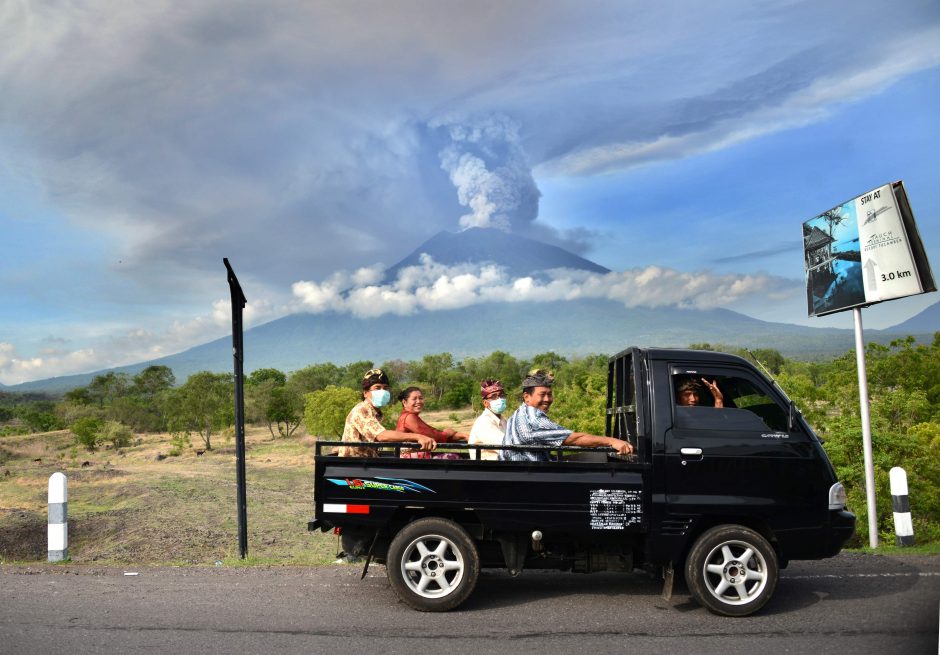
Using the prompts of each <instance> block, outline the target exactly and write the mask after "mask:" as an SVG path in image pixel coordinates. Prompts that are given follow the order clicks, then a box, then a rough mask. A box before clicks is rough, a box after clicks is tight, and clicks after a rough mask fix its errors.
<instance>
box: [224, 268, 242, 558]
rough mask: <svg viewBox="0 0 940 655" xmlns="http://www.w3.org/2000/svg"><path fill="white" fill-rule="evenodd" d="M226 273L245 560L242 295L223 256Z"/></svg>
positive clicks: (240, 542) (237, 480) (239, 496)
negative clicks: (229, 296) (230, 313)
mask: <svg viewBox="0 0 940 655" xmlns="http://www.w3.org/2000/svg"><path fill="white" fill-rule="evenodd" d="M222 261H223V262H224V263H225V269H226V270H227V271H228V288H229V291H230V292H231V294H232V355H233V356H234V359H235V478H236V483H237V486H238V556H239V557H240V558H241V559H245V558H246V557H248V500H247V494H246V493H245V375H244V370H243V369H244V362H245V347H244V343H243V341H242V309H244V308H245V303H247V302H248V301H247V300H245V294H244V293H243V292H242V287H241V285H240V284H239V283H238V278H237V277H235V271H233V270H232V265H231V264H229V263H228V258H227V257H223V258H222Z"/></svg>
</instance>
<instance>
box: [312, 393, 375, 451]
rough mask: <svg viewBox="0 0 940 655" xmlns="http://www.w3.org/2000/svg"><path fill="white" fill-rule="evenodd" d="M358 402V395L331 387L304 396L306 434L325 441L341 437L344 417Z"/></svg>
mask: <svg viewBox="0 0 940 655" xmlns="http://www.w3.org/2000/svg"><path fill="white" fill-rule="evenodd" d="M360 400H362V395H361V394H360V393H358V392H356V391H353V390H352V389H346V388H340V387H335V386H333V385H330V386H328V387H327V388H326V389H322V390H320V391H314V392H312V393H308V394H304V425H305V426H306V428H307V432H308V433H310V434H312V435H317V436H320V437H325V438H327V439H329V438H333V439H337V438H339V437H341V436H343V426H344V425H345V423H346V415H347V414H349V410H350V409H352V407H353V405H355V404H356V403H358V402H359V401H360Z"/></svg>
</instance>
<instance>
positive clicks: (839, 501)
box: [829, 482, 845, 509]
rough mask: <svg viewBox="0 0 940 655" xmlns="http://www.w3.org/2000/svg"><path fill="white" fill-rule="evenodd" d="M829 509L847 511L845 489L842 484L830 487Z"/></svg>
mask: <svg viewBox="0 0 940 655" xmlns="http://www.w3.org/2000/svg"><path fill="white" fill-rule="evenodd" d="M829 509H845V487H843V486H842V483H841V482H836V483H835V484H834V485H832V486H831V487H829Z"/></svg>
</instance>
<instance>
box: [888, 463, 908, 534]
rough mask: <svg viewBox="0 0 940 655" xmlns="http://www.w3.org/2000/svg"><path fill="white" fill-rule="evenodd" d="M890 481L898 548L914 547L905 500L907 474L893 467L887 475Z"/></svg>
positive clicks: (906, 501) (898, 467)
mask: <svg viewBox="0 0 940 655" xmlns="http://www.w3.org/2000/svg"><path fill="white" fill-rule="evenodd" d="M888 477H889V478H890V480H891V506H892V507H893V508H894V534H895V535H896V543H897V545H898V546H913V545H914V523H913V522H912V521H911V503H910V501H909V500H908V498H907V472H906V471H905V470H904V469H902V468H901V467H900V466H895V467H894V468H893V469H891V471H890V472H889V473H888Z"/></svg>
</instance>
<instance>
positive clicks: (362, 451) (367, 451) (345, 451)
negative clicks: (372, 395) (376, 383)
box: [339, 400, 385, 457]
mask: <svg viewBox="0 0 940 655" xmlns="http://www.w3.org/2000/svg"><path fill="white" fill-rule="evenodd" d="M383 432H385V426H384V425H382V412H380V411H379V410H378V409H376V408H375V407H374V406H373V405H372V403H370V402H369V401H368V400H363V401H362V402H361V403H357V404H356V405H355V406H354V407H353V408H352V409H351V410H349V414H347V415H346V425H345V426H344V427H343V441H375V440H376V438H377V437H378V436H379V435H380V434H382V433H383ZM339 454H340V457H378V455H379V453H378V451H377V450H376V449H375V448H368V447H366V446H342V447H341V448H340V449H339Z"/></svg>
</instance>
